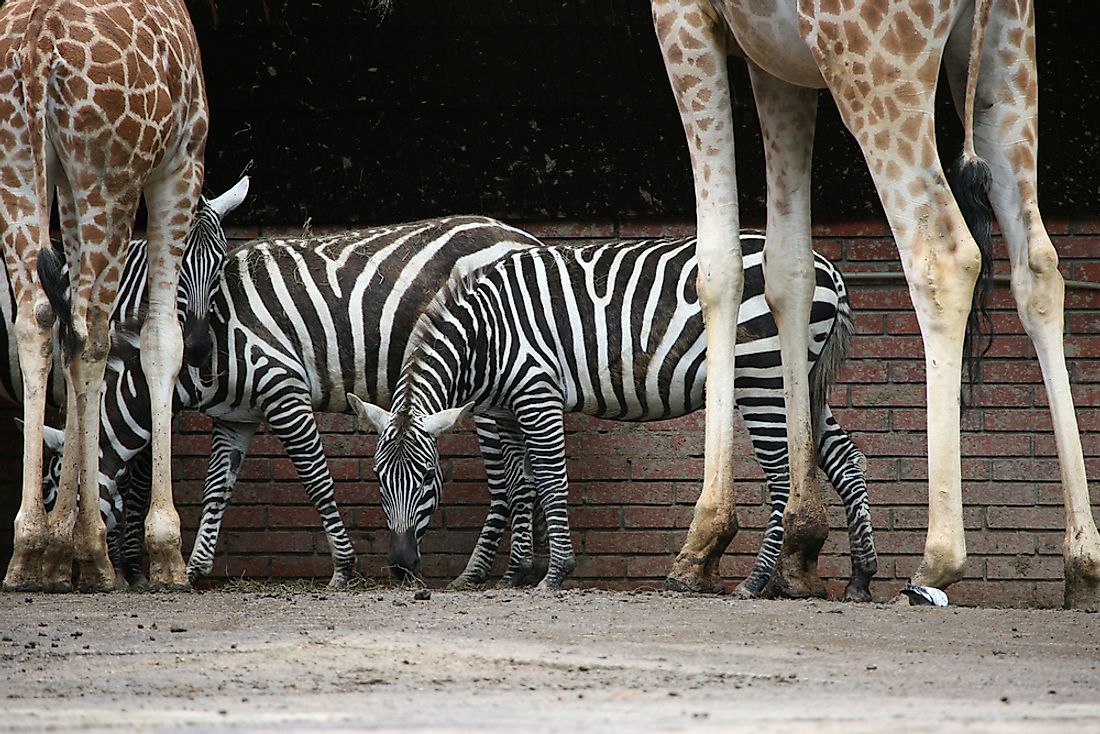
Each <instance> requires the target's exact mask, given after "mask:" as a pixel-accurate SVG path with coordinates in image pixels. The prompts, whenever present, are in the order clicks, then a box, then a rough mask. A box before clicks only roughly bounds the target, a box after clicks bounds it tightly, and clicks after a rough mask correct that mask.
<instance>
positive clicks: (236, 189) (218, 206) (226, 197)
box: [207, 176, 248, 221]
mask: <svg viewBox="0 0 1100 734" xmlns="http://www.w3.org/2000/svg"><path fill="white" fill-rule="evenodd" d="M246 196H248V176H244V177H243V178H241V180H240V181H238V182H237V183H236V185H234V186H233V188H231V189H229V191H226V192H225V193H224V194H222V195H221V196H219V197H218V198H216V199H210V201H208V202H207V203H208V204H210V208H211V209H213V210H214V212H215V213H216V214H217V215H218V220H219V221H220V220H222V219H225V215H226V214H228V213H229V212H231V211H233V210H234V209H236V208H237V207H239V206H240V205H241V202H243V201H244V197H246Z"/></svg>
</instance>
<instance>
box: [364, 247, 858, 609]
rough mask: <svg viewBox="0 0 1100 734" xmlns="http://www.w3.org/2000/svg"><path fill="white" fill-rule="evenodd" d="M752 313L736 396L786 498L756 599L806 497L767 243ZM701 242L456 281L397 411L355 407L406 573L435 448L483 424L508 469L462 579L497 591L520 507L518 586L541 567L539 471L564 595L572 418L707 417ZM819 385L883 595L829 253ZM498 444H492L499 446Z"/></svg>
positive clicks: (411, 359)
mask: <svg viewBox="0 0 1100 734" xmlns="http://www.w3.org/2000/svg"><path fill="white" fill-rule="evenodd" d="M742 251H743V253H744V257H745V273H746V276H745V286H744V303H743V304H742V306H741V323H740V326H739V328H740V329H741V332H742V333H741V335H740V336H739V338H738V346H737V349H738V352H737V362H736V364H737V400H738V405H739V407H740V409H741V413H742V415H743V417H744V419H745V423H746V425H747V427H748V431H749V434H750V436H751V438H752V444H753V449H754V452H755V454H756V458H757V460H758V461H759V463H760V465H761V467H762V469H763V471H764V474H765V476H766V477H767V480H768V485H769V489H770V493H771V506H772V513H771V516H770V520H769V525H768V528H767V531H766V533H765V536H764V542H763V544H762V547H761V550H760V553H759V555H758V558H757V560H756V563H755V565H754V567H753V570H752V572H751V573H750V575H749V576H748V578H747V579H746V580H745V582H744V583H743V584H742V585H741V587H740V588H739V591H740V592H741V593H743V594H747V595H754V594H758V593H760V592H761V591H762V590H763V589H764V586H765V584H766V582H767V580H768V578H769V577H770V574H771V571H772V569H773V568H774V565H775V560H776V557H777V555H778V553H779V548H780V545H781V542H782V532H783V527H782V513H783V508H784V506H785V504H786V499H787V493H788V491H789V475H788V469H787V440H786V424H785V414H784V405H783V387H782V377H781V374H780V364H779V347H778V336H777V331H776V326H775V323H774V321H773V319H772V317H771V314H770V312H769V311H768V308H767V304H766V303H765V300H764V295H763V294H764V280H763V237H762V236H759V235H743V236H742ZM694 253H695V239H694V238H680V239H658V240H642V241H636V242H612V243H604V244H595V245H590V246H587V247H580V248H575V247H569V246H559V247H544V248H537V249H531V250H526V251H523V252H518V253H515V254H512V255H509V256H507V257H505V258H503V259H502V260H501V261H499V262H497V263H494V264H493V265H491V266H489V267H486V268H484V269H482V270H480V271H478V272H476V273H474V274H473V275H470V276H465V277H456V278H453V279H452V281H451V282H450V283H449V285H448V288H446V289H444V290H443V291H441V293H440V295H439V296H437V298H436V299H435V301H434V302H433V304H432V305H431V306H430V307H429V308H428V309H427V310H426V311H425V313H424V315H423V316H422V317H421V318H420V320H419V321H418V323H417V326H416V331H415V332H414V336H413V340H412V342H411V344H410V347H409V356H408V359H407V360H406V361H405V363H404V366H403V367H402V371H401V375H400V379H399V381H398V386H397V390H396V393H395V394H394V398H393V401H392V403H393V407H392V412H391V411H389V410H386V409H385V408H383V407H380V406H377V405H372V404H370V403H369V402H366V401H363V400H360V399H358V398H357V397H356V396H353V395H349V396H348V400H349V402H350V403H351V404H352V406H353V407H354V409H355V411H356V413H357V414H358V415H359V417H360V423H361V425H366V426H370V427H373V428H374V429H375V430H376V431H377V432H378V433H379V440H378V444H377V448H376V451H375V461H374V467H375V472H376V473H377V475H378V479H379V483H380V485H381V493H382V505H383V509H384V510H385V512H386V516H387V520H388V524H389V527H390V531H391V533H394V534H400V535H404V536H406V537H407V538H409V542H408V543H407V544H406V545H407V546H408V547H409V548H410V551H409V552H408V554H407V556H406V557H405V558H403V559H398V560H397V561H395V562H396V563H398V564H399V565H401V566H402V567H404V568H405V569H407V570H414V569H415V568H416V567H417V565H418V563H419V552H418V541H419V538H420V537H421V536H422V534H423V531H424V529H425V528H426V527H427V524H428V521H429V518H430V516H431V514H432V512H433V511H434V509H435V508H436V507H437V506H438V504H439V499H440V492H441V481H440V470H439V454H438V449H437V447H436V442H435V439H436V438H437V437H438V436H439V435H440V434H441V433H443V432H445V431H447V430H449V429H451V428H452V427H453V426H454V425H455V424H456V423H457V422H458V421H459V420H461V419H462V418H463V417H464V416H466V415H467V414H469V413H471V412H472V413H473V414H474V416H475V417H478V416H491V417H492V418H493V419H494V421H495V424H496V426H497V427H498V428H499V429H500V430H499V432H498V434H497V435H496V436H495V437H494V436H484V435H482V431H481V429H480V426H479V430H478V433H479V438H481V439H482V443H483V450H484V448H485V444H486V443H488V444H490V448H491V449H492V450H493V451H494V453H496V454H498V455H500V456H501V457H502V459H503V461H502V464H503V465H502V466H499V465H498V469H499V470H498V471H497V472H496V473H493V472H490V473H489V481H490V485H491V491H492V493H493V495H494V500H493V508H492V509H491V510H490V517H489V520H488V522H487V523H486V526H485V528H483V532H482V535H481V537H480V538H479V542H478V547H477V549H476V550H475V557H474V558H471V562H470V564H468V566H467V569H466V571H465V572H464V575H463V576H460V577H459V579H460V580H463V581H465V582H469V583H477V582H479V581H481V580H483V579H484V576H485V574H486V573H487V570H488V565H489V563H490V562H491V558H492V556H491V553H492V551H493V550H495V547H496V543H497V542H498V541H499V538H500V533H501V528H502V525H503V520H502V518H503V516H504V515H505V514H506V512H507V509H508V504H509V502H510V501H511V502H513V503H516V504H517V506H515V507H512V508H511V509H512V511H513V528H512V531H513V557H512V562H511V563H510V565H509V575H508V577H506V579H505V582H506V583H515V582H516V581H517V580H518V578H520V577H521V576H522V574H523V573H524V572H525V571H526V569H527V568H529V567H530V565H531V562H532V560H531V559H532V552H531V540H530V535H531V533H530V514H531V503H530V501H524V500H523V499H522V498H523V497H524V496H525V494H524V491H523V490H522V489H521V488H518V487H519V486H520V485H522V484H523V483H524V481H525V477H528V476H530V477H531V478H532V480H533V481H534V483H535V484H536V485H537V496H538V500H539V502H540V504H541V506H542V510H543V513H544V514H545V521H546V525H547V532H548V535H549V542H550V567H549V570H548V572H547V574H546V576H545V577H544V578H543V580H542V582H541V583H540V587H542V588H550V589H554V588H559V587H560V585H561V583H562V581H563V580H564V578H565V577H566V576H567V575H568V574H569V573H570V572H571V571H572V569H573V568H574V566H575V559H574V556H573V550H572V545H571V542H570V537H569V526H568V518H567V514H566V493H567V489H568V480H567V477H566V466H565V450H564V431H563V414H564V413H565V412H583V413H587V414H589V415H593V416H598V417H602V418H608V419H612V420H620V421H650V420H662V419H666V418H671V417H675V416H679V415H684V414H686V413H690V412H692V411H694V410H697V409H699V408H701V407H702V406H703V386H704V382H705V371H706V363H705V356H706V352H705V333H704V330H703V320H702V314H701V309H700V306H699V302H698V298H697V296H696V291H695V279H696V272H697V267H696V261H695V255H694ZM815 270H816V278H817V287H816V291H815V295H814V301H813V309H812V323H811V335H812V339H811V365H813V370H812V371H811V385H812V393H813V395H814V401H813V402H814V407H815V410H814V425H815V426H816V427H817V433H818V448H819V454H820V466H821V468H822V469H823V470H824V471H825V473H826V475H827V476H828V477H829V479H830V481H831V482H832V483H833V485H834V486H835V487H836V489H837V490H838V492H839V493H840V495H841V498H842V499H843V501H844V504H845V507H846V511H847V517H848V525H849V534H850V542H851V548H852V579H851V582H850V583H849V584H848V588H847V590H846V595H847V596H848V597H849V598H853V599H860V600H868V599H869V598H870V593H869V588H868V587H869V582H870V578H871V576H872V575H873V574H874V573H875V571H876V570H877V556H876V553H875V549H874V540H873V533H872V528H871V519H870V511H869V506H868V499H867V488H866V479H865V476H864V469H865V466H866V459H865V458H864V456H863V454H862V452H860V451H859V449H858V448H857V447H856V446H855V444H854V443H853V442H852V440H851V439H850V438H849V436H848V435H847V434H846V433H845V432H844V431H843V429H842V428H841V427H840V426H839V424H838V423H837V422H836V420H835V418H834V417H833V416H832V412H831V410H830V409H829V407H828V405H827V404H826V403H825V396H826V391H827V388H828V385H829V384H830V382H831V381H832V379H833V376H834V375H835V371H836V369H837V367H838V366H839V363H840V361H841V360H842V358H843V355H844V352H845V351H846V349H847V344H848V339H849V337H850V334H851V333H852V330H853V328H854V327H853V324H852V315H851V309H850V307H849V305H848V299H847V292H846V290H845V287H844V283H843V281H842V280H841V278H840V275H839V273H837V271H836V270H835V268H833V266H832V265H831V263H829V262H828V261H827V260H826V259H825V258H824V257H821V256H820V255H817V256H816V257H815ZM487 439H488V440H487Z"/></svg>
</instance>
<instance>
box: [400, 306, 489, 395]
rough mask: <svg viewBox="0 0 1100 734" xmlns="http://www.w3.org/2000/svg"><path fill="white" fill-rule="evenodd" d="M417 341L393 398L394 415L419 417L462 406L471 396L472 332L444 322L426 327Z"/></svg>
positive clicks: (456, 324)
mask: <svg viewBox="0 0 1100 734" xmlns="http://www.w3.org/2000/svg"><path fill="white" fill-rule="evenodd" d="M413 338H414V339H418V343H417V346H416V347H415V349H413V351H412V353H411V354H410V355H409V357H408V359H407V360H406V361H405V366H404V368H403V369H402V370H401V378H400V380H399V381H398V384H397V391H396V393H395V395H394V401H393V412H394V413H398V412H402V411H405V412H410V411H411V412H416V413H420V414H422V415H429V414H431V413H438V412H439V411H441V410H446V409H448V408H454V407H457V406H459V405H462V404H464V403H466V402H469V400H470V399H471V397H472V394H473V392H474V389H473V387H474V386H473V385H472V383H471V378H470V376H471V370H470V365H471V362H472V359H473V355H472V350H471V344H472V342H473V341H474V339H476V333H475V330H473V329H471V328H469V327H467V326H465V325H460V324H458V323H455V322H454V321H451V320H447V321H443V322H438V321H437V322H434V323H431V324H429V325H426V328H423V329H421V330H419V331H418V335H416V336H414V337H413Z"/></svg>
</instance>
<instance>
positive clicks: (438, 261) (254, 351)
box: [186, 216, 541, 420]
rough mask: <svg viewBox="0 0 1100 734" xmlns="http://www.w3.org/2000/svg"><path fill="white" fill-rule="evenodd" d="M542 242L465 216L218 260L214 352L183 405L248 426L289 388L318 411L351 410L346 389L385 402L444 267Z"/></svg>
mask: <svg viewBox="0 0 1100 734" xmlns="http://www.w3.org/2000/svg"><path fill="white" fill-rule="evenodd" d="M539 244H541V243H539V242H538V240H536V239H535V238H534V237H532V236H531V235H529V234H527V233H526V232H523V231H521V230H518V229H515V228H513V227H509V226H507V225H504V224H502V223H500V222H498V221H496V220H493V219H489V218H486V217H472V216H456V217H446V218H442V219H429V220H423V221H419V222H411V223H408V224H400V225H393V226H385V227H375V228H371V229H366V230H361V231H356V232H348V233H342V234H334V235H328V236H321V237H312V238H300V239H270V240H259V241H253V242H249V243H247V244H246V245H244V246H242V247H240V248H238V249H236V250H234V251H233V252H232V253H230V255H229V257H228V260H227V262H226V266H225V269H224V272H223V275H222V282H221V289H220V291H219V294H218V295H217V296H216V297H215V299H214V302H213V303H214V305H213V312H214V316H213V319H212V323H213V330H214V340H215V344H216V349H215V354H214V356H213V359H212V361H211V366H210V370H209V371H204V373H203V374H201V375H199V376H198V377H197V379H196V378H195V376H192V379H191V382H190V392H191V394H190V395H189V396H188V398H187V400H186V404H187V405H189V406H191V407H201V408H203V409H204V411H205V412H207V413H208V414H210V415H213V416H215V417H225V418H226V419H230V418H232V417H233V416H236V417H237V418H238V419H246V420H259V419H261V418H262V417H263V416H262V410H263V407H264V405H265V404H266V405H270V404H272V403H273V402H275V401H278V400H279V399H280V398H281V397H283V396H284V395H285V394H289V393H291V392H294V391H298V392H303V391H304V392H305V393H307V394H308V395H309V400H310V402H311V404H312V406H313V409H314V410H319V411H329V412H344V411H346V410H348V405H347V399H346V397H345V396H346V393H348V392H351V393H354V394H356V395H359V396H361V397H363V398H364V399H367V400H369V401H371V402H374V403H378V404H381V405H388V404H389V403H390V400H391V396H392V392H393V388H394V385H395V383H396V380H397V377H398V374H399V371H400V367H401V364H402V361H403V359H404V356H405V348H406V345H407V343H408V337H409V335H410V334H411V333H412V331H413V326H414V325H415V323H416V319H417V317H418V316H419V315H420V312H421V311H422V309H423V307H424V306H425V305H426V304H427V303H429V302H430V301H431V299H432V298H433V296H435V294H436V293H437V292H438V291H439V289H440V288H441V287H442V286H443V284H444V283H446V282H447V280H448V278H449V277H450V276H451V274H452V271H455V272H457V273H464V272H468V271H470V270H473V269H475V268H478V267H480V266H483V265H485V264H487V263H489V262H492V261H493V260H496V259H497V258H499V257H501V256H502V255H504V254H506V253H508V252H511V251H513V250H516V249H519V248H524V247H533V246H536V245H539Z"/></svg>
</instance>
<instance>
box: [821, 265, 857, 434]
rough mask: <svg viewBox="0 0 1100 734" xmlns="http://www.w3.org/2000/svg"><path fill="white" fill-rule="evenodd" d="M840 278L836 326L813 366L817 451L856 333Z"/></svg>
mask: <svg viewBox="0 0 1100 734" xmlns="http://www.w3.org/2000/svg"><path fill="white" fill-rule="evenodd" d="M833 277H834V278H835V279H836V281H837V291H838V294H839V298H838V300H837V308H836V318H835V319H834V320H833V328H832V330H831V331H830V332H829V336H828V338H827V339H826V340H825V344H824V346H822V348H821V355H820V356H819V357H818V358H817V362H815V363H814V366H813V367H812V368H811V369H810V422H811V425H812V426H813V433H814V451H815V453H816V452H817V451H819V450H820V443H821V436H822V433H823V432H824V428H825V422H824V419H823V416H824V414H825V405H826V404H827V403H828V401H829V389H830V388H832V386H833V385H834V384H835V383H836V377H837V374H838V373H839V372H840V367H841V365H843V364H844V362H845V361H846V360H847V359H848V350H849V349H850V347H851V344H852V334H853V333H854V332H855V322H854V320H853V318H852V307H851V306H850V305H849V304H848V294H847V291H846V290H845V288H844V283H843V281H841V280H840V274H839V273H836V274H834V276H833Z"/></svg>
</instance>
